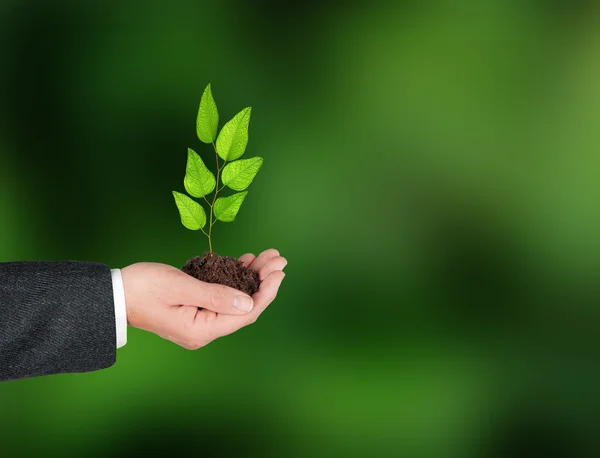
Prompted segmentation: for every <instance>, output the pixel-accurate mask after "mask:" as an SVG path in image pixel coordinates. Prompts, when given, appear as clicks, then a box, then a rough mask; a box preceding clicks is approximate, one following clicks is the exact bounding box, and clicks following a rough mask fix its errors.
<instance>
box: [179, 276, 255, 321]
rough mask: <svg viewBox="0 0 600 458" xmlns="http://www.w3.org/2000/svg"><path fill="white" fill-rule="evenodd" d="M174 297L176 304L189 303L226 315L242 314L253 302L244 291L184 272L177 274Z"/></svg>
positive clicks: (248, 310) (249, 308) (248, 309)
mask: <svg viewBox="0 0 600 458" xmlns="http://www.w3.org/2000/svg"><path fill="white" fill-rule="evenodd" d="M179 277H180V279H179V283H178V284H177V287H176V288H175V291H176V296H177V297H175V298H174V299H175V301H176V302H177V304H178V305H191V306H195V307H200V308H203V309H207V310H211V311H213V312H216V313H223V314H226V315H244V314H246V313H248V312H250V311H251V310H252V307H253V306H254V302H253V300H252V298H251V297H250V296H248V295H247V294H246V293H243V292H241V291H238V290H237V289H234V288H230V287H229V286H224V285H219V284H216V283H206V282H203V281H200V280H198V279H196V278H194V277H192V276H190V275H188V274H186V273H184V272H181V275H180V276H179Z"/></svg>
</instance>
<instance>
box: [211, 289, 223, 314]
mask: <svg viewBox="0 0 600 458" xmlns="http://www.w3.org/2000/svg"><path fill="white" fill-rule="evenodd" d="M225 298H226V293H225V289H224V288H223V287H221V286H213V287H211V288H210V305H212V306H213V307H214V308H216V309H222V308H223V307H224V305H225V302H226V299H225Z"/></svg>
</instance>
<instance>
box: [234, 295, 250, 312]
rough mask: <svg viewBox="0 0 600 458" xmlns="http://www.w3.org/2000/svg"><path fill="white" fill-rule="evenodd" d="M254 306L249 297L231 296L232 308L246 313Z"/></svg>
mask: <svg viewBox="0 0 600 458" xmlns="http://www.w3.org/2000/svg"><path fill="white" fill-rule="evenodd" d="M253 306H254V301H253V300H252V298H251V297H248V296H235V297H234V298H233V308H234V309H236V310H239V311H240V312H244V313H247V312H249V311H250V310H252V307H253Z"/></svg>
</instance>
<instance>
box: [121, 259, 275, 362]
mask: <svg viewBox="0 0 600 458" xmlns="http://www.w3.org/2000/svg"><path fill="white" fill-rule="evenodd" d="M239 259H240V261H242V263H243V264H244V265H245V266H246V267H248V268H250V269H252V270H255V271H256V272H258V274H259V276H260V279H261V284H260V289H259V290H258V291H257V292H256V293H255V294H254V295H253V296H252V297H249V296H248V295H246V294H245V293H242V292H241V291H238V290H235V289H233V288H229V287H227V286H223V285H218V284H213V283H205V282H201V281H199V280H197V279H195V278H193V277H191V276H189V275H188V274H186V273H184V272H182V271H181V270H179V269H177V268H175V267H172V266H168V265H165V264H157V263H149V262H143V263H137V264H132V265H131V266H128V267H125V268H124V269H122V271H121V273H122V277H123V287H124V289H125V302H126V306H127V322H128V324H129V325H130V326H133V327H136V328H139V329H143V330H145V331H149V332H152V333H154V334H156V335H158V336H160V337H162V338H164V339H167V340H170V341H171V342H174V343H176V344H177V345H180V346H182V347H184V348H187V349H189V350H196V349H198V348H200V347H204V346H206V345H207V344H209V343H210V342H212V341H213V340H215V339H218V338H219V337H223V336H226V335H228V334H231V333H233V332H235V331H237V330H238V329H241V328H243V327H244V326H247V325H249V324H252V323H254V322H255V321H256V320H257V319H258V317H259V316H260V314H261V313H262V312H264V310H265V309H266V308H267V307H268V305H269V304H270V303H271V302H273V300H274V299H275V297H276V296H277V292H278V290H279V287H280V285H281V282H282V281H283V278H284V277H285V273H284V272H283V268H284V267H285V266H286V265H287V260H286V259H285V258H284V257H282V256H281V255H280V254H279V252H278V251H277V250H275V249H269V250H266V251H263V252H262V253H261V254H260V255H259V256H258V257H256V256H254V255H253V254H252V253H246V254H244V255H243V256H241V257H240V258H239Z"/></svg>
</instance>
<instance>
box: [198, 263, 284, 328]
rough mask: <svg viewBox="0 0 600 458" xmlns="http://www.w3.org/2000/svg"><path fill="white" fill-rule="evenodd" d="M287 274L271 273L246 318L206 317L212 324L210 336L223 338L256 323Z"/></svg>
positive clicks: (227, 316)
mask: <svg viewBox="0 0 600 458" xmlns="http://www.w3.org/2000/svg"><path fill="white" fill-rule="evenodd" d="M284 277H285V274H284V273H283V272H282V271H281V270H276V271H274V272H271V273H270V274H269V275H268V276H267V278H265V279H264V280H263V281H262V283H261V284H260V289H259V291H258V292H257V293H255V294H254V296H253V298H254V308H253V309H252V311H251V312H250V313H248V314H246V315H244V316H231V315H218V316H216V317H214V316H213V317H210V316H208V315H206V316H205V319H206V318H208V320H209V321H211V322H210V330H209V332H210V334H211V336H213V338H217V337H223V336H226V335H228V334H231V333H232V332H235V331H237V330H238V329H240V328H243V327H244V326H247V325H249V324H252V323H254V322H255V321H256V320H257V319H258V317H259V316H260V314H261V313H262V312H264V311H265V309H266V308H267V307H268V306H269V304H270V303H271V302H273V300H274V299H275V297H276V296H277V292H278V291H279V286H281V282H282V281H283V278H284Z"/></svg>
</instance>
